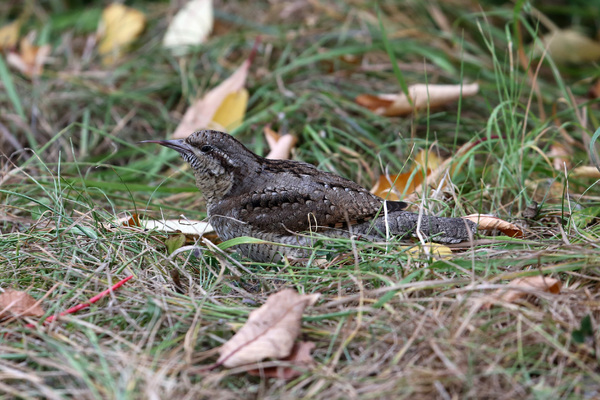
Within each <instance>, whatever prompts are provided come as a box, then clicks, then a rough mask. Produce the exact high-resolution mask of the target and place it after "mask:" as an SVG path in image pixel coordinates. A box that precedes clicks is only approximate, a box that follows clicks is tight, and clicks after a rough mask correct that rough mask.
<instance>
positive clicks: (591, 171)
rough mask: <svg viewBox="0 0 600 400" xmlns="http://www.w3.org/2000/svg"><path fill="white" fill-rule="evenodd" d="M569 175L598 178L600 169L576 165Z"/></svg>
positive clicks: (599, 177)
mask: <svg viewBox="0 0 600 400" xmlns="http://www.w3.org/2000/svg"><path fill="white" fill-rule="evenodd" d="M571 176H572V177H574V178H592V179H600V171H598V168H596V167H592V166H587V165H584V166H582V167H577V168H575V169H574V170H573V171H572V172H571Z"/></svg>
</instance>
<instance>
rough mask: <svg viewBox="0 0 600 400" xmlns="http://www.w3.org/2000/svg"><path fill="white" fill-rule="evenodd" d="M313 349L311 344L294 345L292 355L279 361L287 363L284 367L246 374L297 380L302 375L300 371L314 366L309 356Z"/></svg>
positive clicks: (250, 371)
mask: <svg viewBox="0 0 600 400" xmlns="http://www.w3.org/2000/svg"><path fill="white" fill-rule="evenodd" d="M314 348H315V344H314V343H313V342H297V343H294V347H293V348H292V353H291V354H290V355H289V356H287V357H285V358H283V359H281V361H288V363H286V365H282V366H277V367H267V368H257V369H251V370H249V371H248V374H250V375H252V376H260V377H263V376H264V377H265V378H276V379H284V380H290V379H294V378H297V377H299V376H300V375H302V373H303V372H302V371H301V369H303V368H304V369H306V368H310V367H312V366H313V365H314V364H315V360H314V359H313V358H312V355H311V354H310V353H311V352H312V351H313V350H314ZM290 364H291V365H290Z"/></svg>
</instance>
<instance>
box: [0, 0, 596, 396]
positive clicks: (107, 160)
mask: <svg viewBox="0 0 600 400" xmlns="http://www.w3.org/2000/svg"><path fill="white" fill-rule="evenodd" d="M108 5H109V3H108V2H105V1H77V0H47V1H34V0H28V1H23V2H20V1H3V2H1V3H0V26H2V25H5V24H9V23H11V22H14V21H16V20H18V21H20V29H19V35H20V36H19V37H20V38H23V37H25V36H26V35H27V34H28V33H30V32H33V31H35V32H36V35H35V38H34V39H33V40H32V44H33V45H36V46H42V45H49V46H50V49H51V50H50V54H49V58H47V60H46V63H45V65H44V66H43V71H41V73H40V74H38V75H36V74H33V75H31V74H30V75H28V74H26V73H23V72H22V71H19V70H17V69H15V68H14V67H13V66H12V65H9V64H8V63H7V57H8V55H9V53H11V52H15V51H17V52H18V51H21V52H23V46H24V45H23V44H22V43H21V45H20V47H18V49H17V48H3V49H2V57H0V150H1V153H2V157H1V158H0V230H1V235H0V288H2V289H6V288H9V287H12V288H15V289H18V290H23V291H26V292H28V293H29V294H31V295H32V296H33V297H34V298H36V299H43V300H42V304H43V306H44V308H45V310H46V315H53V314H57V313H59V312H61V311H64V310H66V309H67V308H69V307H71V306H73V305H76V304H79V303H83V302H86V301H87V300H88V299H89V298H90V297H92V296H94V295H95V294H97V293H99V292H101V291H102V290H105V289H106V288H108V287H110V286H111V285H112V284H114V283H115V282H117V281H118V280H120V279H123V278H124V277H126V276H129V275H133V276H134V279H132V280H131V281H129V282H127V283H126V284H125V285H124V286H123V287H121V288H120V289H119V290H118V291H115V292H113V293H111V294H110V296H108V297H107V298H106V299H103V300H101V301H100V302H98V303H95V304H94V305H92V306H91V307H90V308H89V309H87V310H83V311H81V312H79V313H77V314H73V315H68V316H64V317H61V318H59V319H58V320H57V321H56V322H53V323H52V324H50V325H46V326H45V325H43V324H41V323H36V324H35V325H34V327H31V326H26V324H27V322H32V321H33V322H35V321H37V319H33V320H32V319H31V318H27V319H16V320H15V319H14V318H13V319H8V320H5V321H4V322H0V330H1V332H2V334H1V335H0V393H2V396H4V397H5V398H11V397H14V398H50V399H60V398H73V397H75V398H79V399H88V398H89V399H107V398H172V399H180V398H181V399H184V398H190V399H197V398H209V397H213V398H219V399H229V398H261V399H268V398H321V399H334V398H344V399H348V398H411V399H415V398H417V399H418V398H441V399H453V398H478V399H482V398H510V399H514V398H540V399H542V398H553V399H558V398H564V399H579V398H581V399H592V398H598V397H599V396H600V373H599V368H598V363H599V361H600V355H599V354H600V353H599V350H600V348H599V341H598V339H599V333H598V330H597V326H598V321H599V318H600V298H599V294H598V287H599V281H600V273H599V269H598V265H599V261H600V260H599V255H598V254H599V253H598V237H599V234H600V228H599V225H598V220H597V216H598V213H599V212H600V208H599V200H600V197H599V193H598V189H597V179H598V177H597V176H595V175H594V174H593V169H592V173H591V175H590V174H589V173H588V174H585V173H581V172H580V171H581V170H577V167H582V166H586V167H590V166H593V154H594V142H595V138H596V137H595V136H594V130H595V128H596V127H597V126H598V125H599V124H598V118H599V116H600V114H599V112H598V93H599V90H600V89H599V87H598V85H597V79H598V77H599V76H600V70H599V69H598V64H597V60H598V58H600V56H599V55H598V53H599V52H598V49H597V48H596V47H594V44H595V43H596V41H595V40H596V39H595V38H596V37H597V35H598V28H599V26H598V24H599V21H600V15H599V13H600V4H598V2H597V1H583V0H580V1H566V0H565V1H537V2H527V1H515V2H505V1H491V0H490V1H482V2H476V1H462V0H461V1H458V0H437V1H436V0H431V1H426V2H423V1H411V0H409V1H385V0H384V1H379V2H377V4H375V2H370V1H359V0H355V1H341V0H340V1H336V0H331V1H312V0H306V1H302V0H283V1H274V0H273V1H252V2H245V1H238V0H233V1H227V2H225V1H217V0H216V1H215V2H214V17H215V26H214V30H213V32H212V34H211V35H210V37H209V38H208V40H207V41H206V42H205V43H204V44H202V45H200V46H196V47H194V48H193V49H192V51H190V52H189V53H188V54H187V55H186V56H183V57H180V56H176V55H173V54H172V52H170V51H168V50H166V49H164V48H163V47H162V45H161V42H162V38H163V36H164V33H165V30H166V29H167V26H168V25H169V21H170V20H171V19H172V16H173V15H174V14H175V13H176V12H177V11H178V10H179V9H180V8H181V6H182V2H177V1H173V2H167V1H136V0H133V1H128V2H126V5H127V6H129V7H132V8H134V9H137V10H139V11H141V12H143V13H144V15H145V18H146V25H145V28H144V30H143V32H141V34H140V36H139V37H138V38H137V39H136V40H135V41H134V42H133V43H132V45H131V46H130V47H128V48H127V49H126V51H124V53H123V54H122V55H121V57H119V58H118V59H117V60H115V62H113V63H110V65H108V64H107V63H106V62H105V61H104V60H103V58H102V57H101V56H100V55H99V54H98V39H97V37H96V32H97V28H98V23H99V20H100V16H101V14H102V11H103V9H104V8H105V7H107V6H108ZM572 30H576V31H578V32H580V33H581V35H583V36H584V37H587V38H588V39H589V40H590V41H591V42H592V44H590V45H589V47H585V48H584V50H583V51H581V52H580V53H578V51H579V50H578V49H579V48H580V47H581V39H580V41H579V42H578V41H577V40H575V41H565V40H563V44H562V45H561V46H558V47H557V48H556V49H552V51H550V52H547V53H543V52H542V51H539V50H535V49H536V48H542V46H541V45H540V44H541V43H542V42H541V38H544V37H545V36H546V35H547V34H549V33H555V34H558V35H559V36H558V37H560V38H563V39H564V38H568V37H571V36H570V35H571V34H570V33H568V32H571V31H572ZM565 32H567V33H565ZM258 36H260V37H261V43H260V45H259V46H258V49H257V54H256V57H255V59H254V62H253V65H252V67H251V69H250V73H249V77H248V80H247V83H246V87H247V89H248V92H249V95H250V96H249V102H248V107H247V112H246V116H245V119H244V121H243V123H242V124H241V125H240V126H239V127H237V128H236V129H235V130H234V131H232V132H231V133H232V134H234V135H235V136H236V137H238V138H239V139H240V140H241V141H242V142H244V143H245V144H246V145H247V146H248V147H249V148H251V149H252V150H253V151H255V152H256V153H258V154H266V152H267V151H268V148H267V144H266V141H265V139H264V137H263V133H262V131H263V128H264V126H266V125H269V124H270V125H271V126H272V127H273V128H274V129H276V130H278V131H280V132H291V133H293V134H295V135H296V137H297V138H298V142H297V145H296V147H295V148H294V149H293V154H292V157H293V158H294V159H297V160H302V161H306V162H311V163H314V164H316V165H318V166H319V167H320V168H322V169H324V170H329V171H334V172H336V173H338V174H340V175H342V176H345V177H348V178H350V179H353V180H355V181H357V182H358V183H360V184H362V185H363V186H365V187H369V188H370V187H372V186H373V185H374V184H375V182H377V180H378V177H379V175H380V174H382V173H385V172H389V173H390V174H397V173H401V172H406V171H407V170H410V168H412V165H414V158H415V156H416V154H418V152H419V150H423V149H424V150H428V149H432V154H435V155H436V156H438V157H440V158H441V159H452V158H453V157H456V159H457V163H458V164H460V165H461V167H460V168H456V170H455V171H454V172H453V174H452V185H451V186H450V188H451V189H449V190H442V191H434V190H425V191H424V192H423V196H424V199H423V201H422V203H421V200H418V201H417V202H416V205H415V209H417V208H416V207H418V206H419V205H422V206H423V207H425V208H426V209H427V212H430V213H432V214H436V215H441V216H458V217H460V216H463V215H465V214H470V213H491V214H494V215H497V216H499V217H501V218H503V219H505V220H508V221H511V222H514V223H516V224H518V225H519V226H521V227H522V229H523V231H524V232H525V237H524V238H520V239H515V238H508V237H505V236H502V235H498V236H495V237H493V238H487V239H483V240H480V241H478V242H476V244H475V245H474V246H468V245H466V246H463V247H462V248H454V249H453V253H452V254H451V255H446V256H443V257H442V256H439V255H435V254H431V253H430V252H427V251H409V250H407V248H406V246H399V245H397V244H389V245H386V244H370V243H361V242H352V241H340V242H339V243H335V245H334V246H333V248H327V249H325V248H323V249H317V250H316V252H315V256H317V255H322V256H324V257H325V260H326V262H325V263H322V264H319V263H317V262H316V257H315V259H311V260H310V261H309V262H308V263H307V264H305V265H289V264H279V265H260V264H256V263H252V262H249V261H248V260H245V259H242V258H240V257H239V256H238V255H237V254H230V253H227V252H224V251H222V250H220V248H218V247H216V246H214V245H211V244H210V242H207V241H206V240H203V239H198V238H195V240H197V245H198V246H199V247H198V248H197V249H196V250H194V251H188V252H181V253H179V254H177V255H175V256H169V254H168V252H167V248H166V246H165V241H166V240H167V238H168V237H169V235H168V234H167V233H164V232H159V231H147V230H144V229H141V228H136V227H130V226H121V225H119V224H117V223H116V222H115V221H116V220H117V219H118V218H120V217H123V216H126V215H132V214H136V215H141V214H144V215H148V216H152V217H156V218H160V217H163V216H164V217H165V218H178V217H179V216H180V215H184V216H185V217H186V218H189V219H193V220H198V219H203V218H204V217H205V209H204V205H203V203H202V200H201V196H200V195H199V193H198V192H197V190H196V188H195V187H194V183H193V177H192V175H191V173H190V172H189V170H186V169H185V168H182V166H183V162H182V161H181V160H180V159H179V157H178V156H177V154H175V152H172V151H169V150H167V149H158V148H156V147H153V146H149V145H140V144H138V143H137V142H138V141H139V140H145V139H162V138H167V137H170V135H171V133H172V132H173V131H174V130H175V128H176V127H177V125H178V123H179V121H180V120H181V118H182V116H183V114H184V112H185V110H186V109H187V108H188V106H189V105H190V103H191V102H193V101H194V100H195V99H197V98H198V97H199V96H201V95H202V94H203V93H206V92H207V91H208V90H209V89H210V88H212V87H214V86H215V85H217V84H218V83H219V82H221V81H223V80H224V79H225V78H226V77H228V76H230V75H231V73H232V72H233V71H234V70H235V69H236V68H237V67H238V66H239V65H240V64H241V63H242V62H243V61H244V60H245V59H246V58H247V57H248V55H249V54H250V52H251V49H252V47H253V44H254V42H255V40H256V38H257V37H258ZM586 43H587V42H586ZM588 44H589V43H588ZM596 46H597V45H596ZM19 49H20V50H19ZM565 54H566V55H565ZM461 82H478V83H479V85H480V92H479V94H477V95H476V96H474V97H470V98H465V99H463V100H461V101H459V102H457V103H454V104H449V105H446V106H443V107H441V108H437V109H431V110H421V111H419V112H416V113H413V114H411V115H409V116H404V117H385V116H381V115H377V114H376V113H374V112H372V111H370V110H368V109H366V108H363V107H361V106H359V105H357V104H356V103H355V101H354V99H355V97H356V96H357V95H360V94H363V93H369V94H377V93H401V92H402V88H403V86H407V85H411V84H415V83H436V84H459V83H461ZM465 143H471V144H472V145H473V146H472V147H471V148H470V150H469V152H468V153H466V154H463V155H460V156H457V150H458V149H459V148H460V147H461V146H462V145H464V144H465ZM577 171H579V172H577ZM588 172H589V170H588ZM534 201H535V202H537V203H538V204H539V205H540V207H539V210H538V209H536V208H535V207H533V210H534V211H535V212H534V213H533V214H531V213H529V214H526V216H527V218H525V217H524V216H523V214H522V213H523V212H524V211H525V210H527V209H528V208H527V207H528V206H531V205H532V204H533V202H534ZM529 209H530V210H531V209H532V208H531V207H530V208H529ZM188 240H192V241H193V240H194V239H193V238H192V239H190V238H188ZM415 247H416V248H417V249H418V248H419V247H420V245H419V244H418V243H417V244H415ZM540 274H542V275H545V276H548V277H553V278H555V279H558V280H559V281H560V282H561V283H562V290H561V291H560V293H558V294H555V293H554V294H553V293H543V292H540V291H534V292H535V293H534V294H535V295H533V294H532V295H529V296H528V297H526V298H523V299H520V300H518V301H515V302H509V301H500V300H499V301H496V302H495V303H494V306H492V307H483V306H482V304H483V303H482V301H483V300H482V299H484V298H486V297H484V296H487V295H490V294H491V293H492V291H493V290H495V289H498V288H503V287H505V286H506V284H508V283H510V282H511V281H514V279H516V278H522V277H526V276H531V275H540ZM283 287H293V288H295V289H297V290H298V291H299V292H303V293H321V300H320V301H319V303H317V304H316V305H315V306H314V307H312V308H309V309H307V312H306V315H305V317H304V319H303V329H302V333H301V338H302V339H303V340H307V341H311V342H314V343H315V345H316V346H315V350H314V351H313V357H314V359H315V365H314V367H313V368H310V369H303V370H301V372H302V374H301V375H300V376H298V377H296V378H294V379H292V380H288V381H284V380H277V379H270V378H267V377H264V376H263V377H260V376H259V377H254V376H250V375H248V374H246V373H245V372H244V369H243V368H241V369H240V368H238V369H220V368H219V369H215V370H213V371H201V366H202V365H205V364H209V363H210V362H213V361H214V359H215V352H214V351H213V350H212V349H214V348H216V347H218V346H219V345H221V344H222V343H223V342H224V341H226V340H227V339H228V338H230V337H231V336H232V335H233V333H234V331H235V329H237V328H239V326H241V324H242V323H243V322H244V321H245V320H246V318H247V316H248V314H249V312H250V311H252V310H254V309H256V308H257V307H258V306H259V305H260V304H262V303H264V301H265V299H266V297H267V296H268V295H269V294H271V293H274V292H276V291H278V290H280V289H281V288H283ZM530 292H532V291H531V290H530Z"/></svg>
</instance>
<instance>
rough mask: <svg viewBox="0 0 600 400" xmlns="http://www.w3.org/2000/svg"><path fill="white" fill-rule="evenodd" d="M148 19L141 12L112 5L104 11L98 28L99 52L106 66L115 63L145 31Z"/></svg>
mask: <svg viewBox="0 0 600 400" xmlns="http://www.w3.org/2000/svg"><path fill="white" fill-rule="evenodd" d="M145 24H146V17H145V16H144V14H143V13H142V12H141V11H138V10H136V9H133V8H130V7H125V6H124V5H122V4H119V3H112V4H111V5H109V6H108V7H106V8H105V9H104V11H102V18H101V20H100V25H99V27H98V35H99V37H100V44H99V46H98V52H99V53H100V55H101V56H102V62H103V63H104V64H105V65H108V64H112V63H114V62H115V61H116V60H117V59H118V58H119V57H120V55H121V54H122V52H123V50H124V48H125V47H126V46H127V45H129V44H130V43H132V42H133V41H134V40H135V39H136V38H137V37H138V36H139V35H140V34H141V33H142V31H143V30H144V26H145Z"/></svg>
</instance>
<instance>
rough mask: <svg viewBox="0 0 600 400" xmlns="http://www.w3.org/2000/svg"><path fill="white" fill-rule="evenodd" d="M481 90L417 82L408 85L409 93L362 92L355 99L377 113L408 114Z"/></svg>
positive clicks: (389, 115)
mask: <svg viewBox="0 0 600 400" xmlns="http://www.w3.org/2000/svg"><path fill="white" fill-rule="evenodd" d="M478 91H479V85H478V84H477V83H472V84H468V85H464V84H463V85H426V84H416V85H412V86H409V87H408V94H409V96H410V99H411V100H412V104H411V103H410V101H409V98H408V97H407V96H406V94H404V93H400V94H378V95H371V94H361V95H358V96H357V97H356V98H355V99H354V101H355V102H356V103H357V104H359V105H361V106H363V107H366V108H368V109H369V110H371V111H373V112H374V113H375V114H379V115H384V116H387V117H395V116H400V115H407V114H410V113H411V112H413V111H415V110H420V109H425V108H427V106H428V105H429V107H431V108H434V107H439V106H443V105H446V104H448V103H452V102H455V101H457V100H458V99H460V98H461V97H469V96H474V95H475V94H477V92H478Z"/></svg>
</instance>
